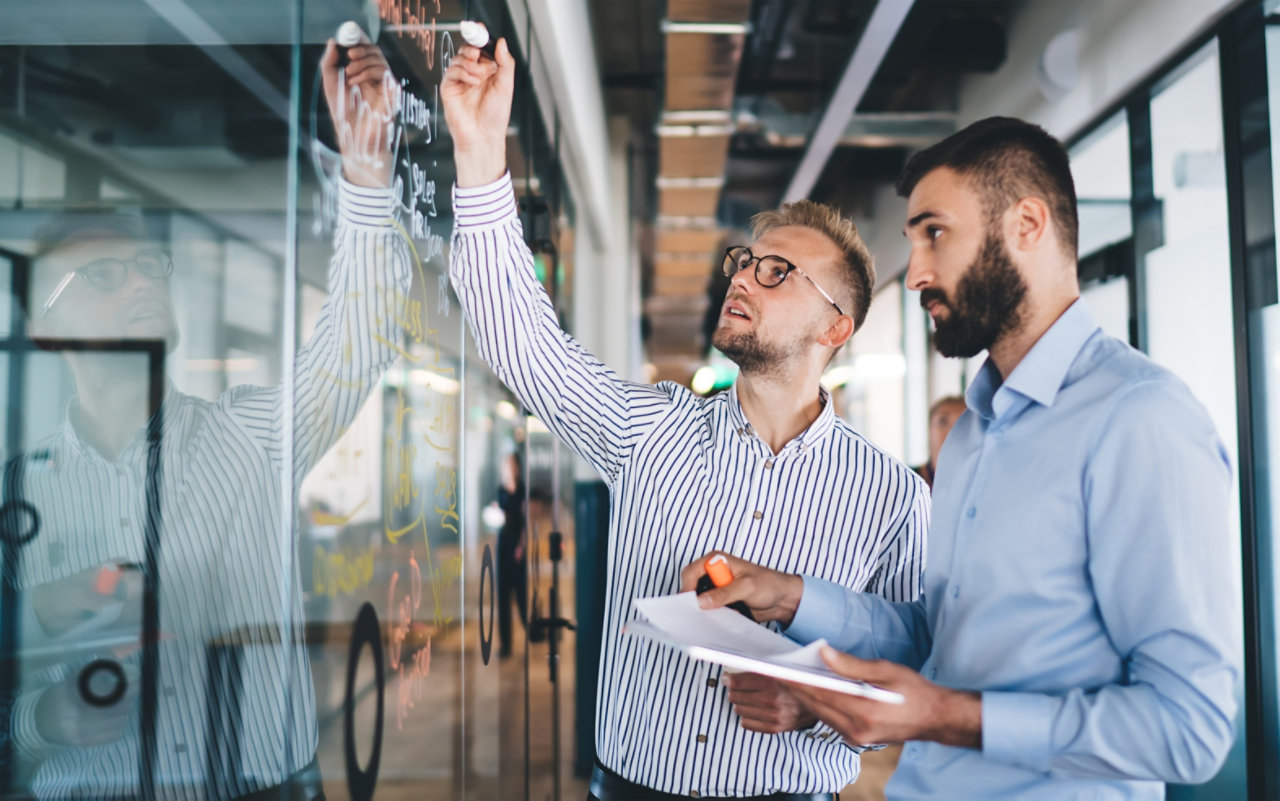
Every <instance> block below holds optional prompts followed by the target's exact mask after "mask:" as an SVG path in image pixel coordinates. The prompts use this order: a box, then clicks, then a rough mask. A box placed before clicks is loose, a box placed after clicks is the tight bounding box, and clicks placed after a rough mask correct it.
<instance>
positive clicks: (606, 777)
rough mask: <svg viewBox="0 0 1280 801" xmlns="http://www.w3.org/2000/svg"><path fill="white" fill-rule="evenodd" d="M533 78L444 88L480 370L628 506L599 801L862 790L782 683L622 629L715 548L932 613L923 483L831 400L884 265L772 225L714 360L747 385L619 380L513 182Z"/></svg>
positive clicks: (476, 72) (601, 703) (841, 241)
mask: <svg viewBox="0 0 1280 801" xmlns="http://www.w3.org/2000/svg"><path fill="white" fill-rule="evenodd" d="M514 69H515V67H514V63H513V60H512V57H511V56H510V54H509V53H507V50H506V48H505V45H504V44H503V43H502V42H499V43H498V46H497V62H496V64H495V63H494V62H492V61H487V60H485V61H481V60H480V59H479V58H478V51H477V50H476V49H475V48H471V47H464V48H462V49H461V50H460V51H459V52H458V54H457V56H456V57H455V58H454V60H453V62H452V64H451V65H450V68H449V71H448V73H447V74H446V76H445V80H444V83H443V84H442V85H441V89H440V95H441V102H442V104H443V105H444V108H445V116H446V119H447V120H448V122H449V131H450V134H451V135H452V136H453V139H454V144H455V151H456V161H457V169H458V189H457V192H456V194H455V199H454V212H455V215H456V220H457V228H456V230H455V233H454V240H453V256H452V264H451V268H450V269H451V273H452V278H453V281H454V285H455V286H456V287H457V289H458V296H459V298H460V299H461V300H462V303H463V304H464V306H465V307H466V310H467V313H468V317H469V319H470V322H471V325H472V328H473V330H474V331H475V336H476V341H477V344H478V348H479V351H480V354H481V355H482V356H483V357H484V358H485V359H486V360H487V361H488V362H489V364H490V365H491V366H492V367H493V368H494V370H495V371H496V372H497V374H498V376H499V377H500V378H502V380H503V381H505V382H506V383H507V384H508V385H509V386H510V387H511V388H512V389H513V390H514V391H515V392H516V394H517V395H519V396H520V398H521V400H522V401H524V403H525V404H526V405H527V406H528V407H529V408H530V409H532V410H533V411H534V412H535V413H536V414H537V415H538V416H539V417H540V418H541V419H542V420H543V421H545V423H546V424H547V426H548V427H549V428H551V429H552V430H553V431H554V432H555V433H556V434H557V435H559V436H560V437H561V438H562V439H564V440H565V441H566V442H567V443H568V444H569V445H570V446H571V447H572V448H573V449H574V450H575V451H576V452H577V453H578V454H580V455H581V456H582V457H583V458H585V459H587V460H588V461H589V462H590V463H591V464H592V466H593V467H595V469H596V470H597V471H598V472H599V473H600V475H601V476H602V477H603V479H604V480H605V482H606V483H607V484H608V485H609V488H610V495H611V514H610V531H609V549H608V550H609V553H608V561H609V575H608V580H607V598H606V604H607V606H606V609H605V617H604V621H605V622H604V642H603V646H602V652H601V667H600V694H599V697H598V699H597V704H596V710H597V722H596V746H597V750H598V754H599V764H598V765H597V766H596V771H595V773H594V775H593V778H592V785H591V792H592V796H593V797H595V798H599V799H602V800H603V801H612V800H613V799H624V798H649V797H651V796H652V794H653V792H654V791H660V792H662V793H672V794H677V795H683V796H696V795H702V796H705V797H717V796H756V795H772V794H774V793H784V794H786V795H784V796H781V797H785V798H797V797H798V798H806V799H807V798H811V797H823V798H830V797H831V794H832V793H834V792H836V791H838V790H840V789H841V788H843V787H844V786H845V785H846V784H847V783H849V782H850V781H853V779H854V778H855V777H856V776H857V773H858V765H859V758H858V753H857V752H856V751H855V750H854V749H851V748H848V747H846V746H844V745H842V744H841V743H839V742H838V739H837V738H835V737H834V736H833V734H832V732H831V730H830V729H827V728H825V727H823V726H822V725H821V724H818V723H817V721H816V720H815V719H814V718H812V717H807V716H805V715H804V714H802V711H801V710H800V709H799V707H798V705H796V704H794V703H792V704H790V705H789V706H788V705H787V701H788V700H790V696H789V695H787V694H786V691H785V690H783V689H782V688H781V685H780V684H778V683H776V682H772V681H770V680H767V679H764V678H763V677H756V676H745V675H738V676H733V677H732V678H731V679H729V680H728V681H726V680H725V679H726V677H724V676H723V675H722V673H721V671H720V670H719V668H717V667H714V666H711V665H708V664H706V663H699V662H694V661H692V660H690V659H688V658H686V657H684V656H682V655H679V654H676V653H674V652H672V651H671V650H670V649H667V648H664V647H663V646H660V645H657V644H656V643H651V642H648V641H645V642H638V641H636V640H634V639H631V638H625V637H624V636H623V634H622V626H623V624H624V623H626V622H627V621H628V620H630V619H633V617H634V615H635V612H634V610H633V609H632V601H633V599H635V598H638V597H645V596H651V595H662V594H667V593H672V592H675V591H677V590H678V589H679V581H680V568H681V567H682V566H683V564H684V563H685V562H686V561H688V560H689V559H692V558H693V557H694V556H696V555H698V554H699V553H703V552H704V551H707V550H709V549H711V548H737V549H741V550H743V551H745V552H748V553H751V554H754V555H755V556H756V557H757V558H759V559H762V560H764V561H767V562H770V563H772V564H774V565H794V566H796V568H795V569H797V570H800V569H804V570H814V571H816V572H818V573H821V574H822V575H824V576H825V577H827V578H829V579H831V580H833V581H836V582H838V583H840V584H843V585H847V586H849V587H856V588H858V589H867V590H870V591H873V592H876V593H880V594H883V595H884V596H886V597H888V598H891V599H894V600H901V601H906V600H910V599H912V598H914V597H915V596H916V594H917V592H918V587H919V580H920V571H921V569H922V567H923V561H922V559H921V556H922V550H923V537H924V530H925V527H926V525H927V522H928V492H927V490H926V488H925V486H924V482H922V481H920V479H919V478H918V477H917V476H916V475H915V474H914V473H912V472H911V470H910V468H908V467H907V466H905V465H903V464H901V463H899V462H896V461H894V460H893V459H891V458H890V457H888V456H886V455H885V454H883V453H881V452H880V451H878V450H877V449H876V448H875V447H873V446H872V445H871V444H870V443H868V442H867V441H866V440H865V439H863V438H862V437H860V436H859V435H858V434H857V433H855V432H854V431H853V430H852V429H851V428H850V427H849V426H848V425H847V424H846V423H844V422H843V421H842V420H840V418H838V417H837V416H836V415H835V411H834V409H833V408H832V407H833V403H832V402H831V399H830V396H829V395H828V394H827V393H826V392H825V391H824V390H823V389H822V387H821V385H820V383H819V379H820V377H821V375H822V373H823V370H824V369H825V368H826V366H827V364H828V363H829V361H830V359H831V357H832V355H833V354H834V353H835V352H836V351H837V350H838V349H839V348H840V347H841V346H842V345H843V344H844V343H845V342H846V341H847V340H848V338H849V337H850V336H851V335H852V334H853V330H854V328H855V327H856V326H857V325H858V324H860V323H861V322H862V320H863V319H864V318H865V315H866V312H867V308H868V306H869V304H870V299H871V287H872V285H873V283H874V276H873V273H872V269H871V258H870V254H869V253H867V250H866V246H865V245H864V244H863V243H862V240H861V238H860V237H859V236H858V234H857V231H856V230H855V229H854V226H853V225H852V223H850V222H849V221H847V220H845V219H843V218H841V217H840V215H839V214H837V213H836V212H834V211H833V210H831V209H828V208H826V207H823V206H819V205H818V204H816V203H809V202H801V203H795V204H789V205H787V206H784V207H783V208H782V209H779V210H778V211H775V212H767V213H765V214H762V215H760V216H759V217H757V220H756V222H757V223H758V224H757V225H756V226H755V227H756V233H757V237H756V239H755V241H754V242H752V243H751V245H750V249H748V248H745V247H742V248H733V249H731V251H730V252H729V253H728V254H726V258H725V259H724V262H723V267H724V269H725V272H726V273H727V274H728V275H729V276H730V278H731V283H730V289H729V294H728V300H727V302H726V304H725V306H724V309H723V311H722V314H721V316H720V322H719V325H718V327H717V330H716V334H715V339H714V342H715V344H716V345H717V347H719V348H720V350H721V351H723V352H725V353H726V354H728V355H730V356H731V358H733V359H734V360H735V361H736V362H737V363H738V365H739V366H740V368H741V373H740V375H739V377H738V380H737V382H736V383H735V385H734V387H733V389H731V390H730V391H728V392H725V393H722V394H720V395H718V396H715V397H712V398H699V397H697V396H695V395H694V394H693V393H691V392H690V391H689V390H688V389H686V388H684V387H682V386H678V385H676V384H674V383H664V384H660V385H657V386H650V385H645V384H636V383H632V382H629V381H624V380H622V379H621V378H619V377H618V376H617V375H616V374H615V373H614V372H613V371H611V370H609V369H608V368H607V367H605V366H604V365H602V364H601V363H600V362H599V361H597V360H596V359H595V358H593V357H592V356H591V355H589V354H588V353H586V352H585V351H584V350H583V349H582V347H581V346H580V345H579V344H578V343H577V342H574V341H573V340H572V339H571V338H570V337H569V336H568V335H566V334H565V332H564V331H562V330H561V329H560V326H559V324H558V321H557V317H556V313H555V310H554V309H553V308H552V306H551V303H550V302H549V300H548V298H547V296H546V293H545V292H543V290H542V287H541V286H540V284H539V283H538V279H537V277H536V275H535V274H534V270H533V259H532V257H531V255H530V253H529V249H528V248H527V247H525V245H524V242H523V239H522V235H521V229H520V223H519V221H518V219H517V217H516V213H515V198H514V196H513V194H512V189H511V183H510V177H509V175H508V174H507V173H506V156H505V142H506V131H507V121H508V118H509V115H510V110H511V100H512V85H513V77H514V75H513V74H514ZM801 565H804V566H805V567H803V568H801V567H800V566H801ZM766 699H767V700H769V701H770V702H772V701H776V702H777V705H778V706H780V707H781V708H782V712H780V713H778V712H775V711H773V710H772V709H768V710H766V706H767V705H766V704H765V703H763V702H764V701H765V700H766ZM762 713H763V714H762ZM767 732H779V733H778V734H776V735H770V734H768V733H767ZM813 794H817V795H816V796H815V795H813ZM664 797H665V796H664Z"/></svg>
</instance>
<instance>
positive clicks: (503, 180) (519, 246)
mask: <svg viewBox="0 0 1280 801" xmlns="http://www.w3.org/2000/svg"><path fill="white" fill-rule="evenodd" d="M495 57H496V60H494V61H490V60H488V59H482V58H481V57H480V54H479V51H478V50H477V49H476V48H474V47H464V48H462V49H461V50H460V51H458V53H457V54H456V55H455V57H454V59H453V62H452V64H451V65H450V67H449V70H448V73H447V74H446V75H445V80H444V83H443V84H442V85H441V87H440V97H441V101H442V103H443V105H444V110H445V118H446V120H447V121H448V124H449V132H450V134H451V135H452V136H453V141H454V149H455V156H456V163H457V169H458V185H457V187H456V189H455V190H454V214H455V228H454V235H453V247H452V254H451V260H450V270H449V272H450V277H451V278H452V280H453V285H454V287H455V289H456V290H457V292H458V298H459V300H460V301H461V303H462V306H463V308H464V309H465V310H466V312H467V318H468V320H469V321H470V324H471V330H472V333H473V334H474V336H475V340H476V345H477V348H478V350H479V352H480V355H481V357H482V358H484V360H485V361H486V362H487V363H488V364H489V366H490V367H491V368H493V371H494V372H495V373H496V374H497V375H498V377H499V378H500V379H501V380H502V381H503V383H505V384H506V385H507V386H508V387H510V388H511V389H512V391H513V392H515V393H516V395H517V396H518V397H519V398H520V400H521V401H522V402H523V403H524V404H525V405H526V406H527V407H529V409H530V410H532V411H533V413H534V414H536V415H537V416H538V417H539V418H540V419H541V420H542V421H543V422H544V423H545V424H546V425H547V427H548V428H550V429H551V430H552V431H553V432H554V433H555V434H556V435H557V436H559V437H560V438H561V439H562V440H564V441H565V442H566V443H567V444H568V445H569V446H570V447H571V448H573V450H574V451H576V452H577V453H578V454H579V455H581V456H582V457H583V458H584V459H586V460H587V461H588V462H590V463H591V465H592V466H593V467H595V469H596V470H597V471H598V472H599V473H600V474H601V475H602V476H603V477H604V479H605V480H606V481H607V482H610V483H612V482H613V481H614V480H615V479H616V477H617V475H618V472H619V470H620V469H621V465H622V463H623V462H624V460H625V459H626V457H627V455H628V453H629V452H630V448H631V446H632V445H633V444H634V442H635V441H636V439H637V438H638V437H639V436H640V434H641V433H642V432H643V431H645V430H646V429H647V427H648V426H649V425H650V424H651V423H652V422H653V421H654V420H656V419H657V417H658V416H659V415H660V414H662V412H663V411H664V410H665V409H666V408H667V407H668V405H669V403H670V399H669V395H668V394H667V393H666V392H665V391H663V390H662V389H660V388H657V387H651V386H648V385H643V384H636V383H633V382H630V381H624V380H622V379H621V378H620V377H619V376H618V375H617V374H616V373H614V372H613V371H612V370H610V369H609V368H607V367H605V366H604V365H603V364H601V363H600V361H599V360H598V359H596V358H595V357H594V356H592V355H591V354H590V353H588V352H587V351H586V350H585V349H584V348H582V346H581V345H580V344H579V343H578V342H576V341H575V340H574V339H573V338H572V337H570V336H569V335H568V334H566V333H565V332H564V331H563V330H562V329H561V328H560V322H559V320H558V318H557V316H556V311H555V308H554V307H553V306H552V305H551V301H550V299H549V298H548V297H547V295H546V292H545V291H544V290H543V288H542V285H541V284H540V283H539V281H538V278H537V275H536V274H535V272H534V260H533V255H532V253H531V252H530V251H529V248H528V247H527V246H526V245H525V242H524V236H523V232H522V228H521V225H520V221H519V218H518V217H517V215H516V204H515V196H514V194H513V192H512V188H511V180H510V177H509V175H508V174H507V172H506V136H507V123H508V121H509V119H510V114H511V96H512V87H513V84H514V74H515V61H514V59H513V58H512V56H511V54H510V53H509V52H508V51H507V46H506V42H505V40H499V42H498V45H497V48H496V53H495Z"/></svg>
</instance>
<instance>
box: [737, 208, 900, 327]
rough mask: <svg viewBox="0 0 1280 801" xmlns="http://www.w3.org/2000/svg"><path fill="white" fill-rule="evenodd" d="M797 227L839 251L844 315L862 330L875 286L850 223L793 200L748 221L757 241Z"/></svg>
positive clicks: (867, 255) (866, 257) (871, 267)
mask: <svg viewBox="0 0 1280 801" xmlns="http://www.w3.org/2000/svg"><path fill="white" fill-rule="evenodd" d="M791 225H797V226H800V227H801V228H811V229H813V230H814V231H817V232H818V233H820V234H822V235H823V236H825V237H826V238H827V239H829V240H831V242H832V244H834V245H835V246H836V247H837V248H839V249H840V255H841V256H842V257H843V263H842V264H841V267H842V268H843V269H842V270H841V271H840V277H841V284H842V285H843V287H844V290H845V291H844V292H843V293H840V294H843V295H845V297H846V298H847V300H846V301H845V302H846V303H847V304H849V305H848V306H847V307H845V309H846V313H847V314H848V315H849V316H850V317H852V318H853V328H854V330H855V331H856V330H858V329H861V328H862V322H863V321H864V320H866V319H867V310H868V309H870V308H871V291H872V289H874V288H875V285H876V268H875V264H874V262H873V261H872V259H871V251H870V250H868V249H867V244H866V243H865V242H863V241H862V236H861V235H860V234H859V233H858V226H856V225H854V224H853V220H851V219H849V218H848V217H845V216H844V215H842V214H841V213H840V212H839V211H837V210H835V209H834V208H832V207H831V206H827V205H824V204H822V203H815V202H813V201H812V200H797V201H795V202H794V203H783V204H782V206H780V207H779V208H777V209H776V210H773V211H762V212H760V213H759V214H757V215H755V216H754V217H752V218H751V234H752V236H754V237H755V238H756V239H759V238H760V237H761V236H762V235H764V233H765V232H766V231H772V230H773V229H775V228H785V227H787V226H791Z"/></svg>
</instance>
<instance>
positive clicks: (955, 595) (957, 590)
mask: <svg viewBox="0 0 1280 801" xmlns="http://www.w3.org/2000/svg"><path fill="white" fill-rule="evenodd" d="M951 597H952V598H959V597H960V586H959V585H956V586H955V587H952V588H951Z"/></svg>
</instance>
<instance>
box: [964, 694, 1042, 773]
mask: <svg viewBox="0 0 1280 801" xmlns="http://www.w3.org/2000/svg"><path fill="white" fill-rule="evenodd" d="M1060 705H1061V704H1060V701H1059V700H1058V699H1055V698H1054V697H1052V696H1049V695H1041V694H1038V693H1005V692H984V693H983V694H982V755H983V756H985V757H987V758H988V759H992V760H995V761H998V762H1004V763H1006V764H1009V765H1016V766H1018V767H1022V768H1027V769H1029V770H1034V771H1038V772H1041V773H1044V772H1047V771H1048V770H1049V757H1050V755H1051V752H1052V749H1051V744H1050V734H1051V732H1052V728H1053V720H1054V717H1055V716H1056V715H1057V712H1058V708H1059V706H1060Z"/></svg>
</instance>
